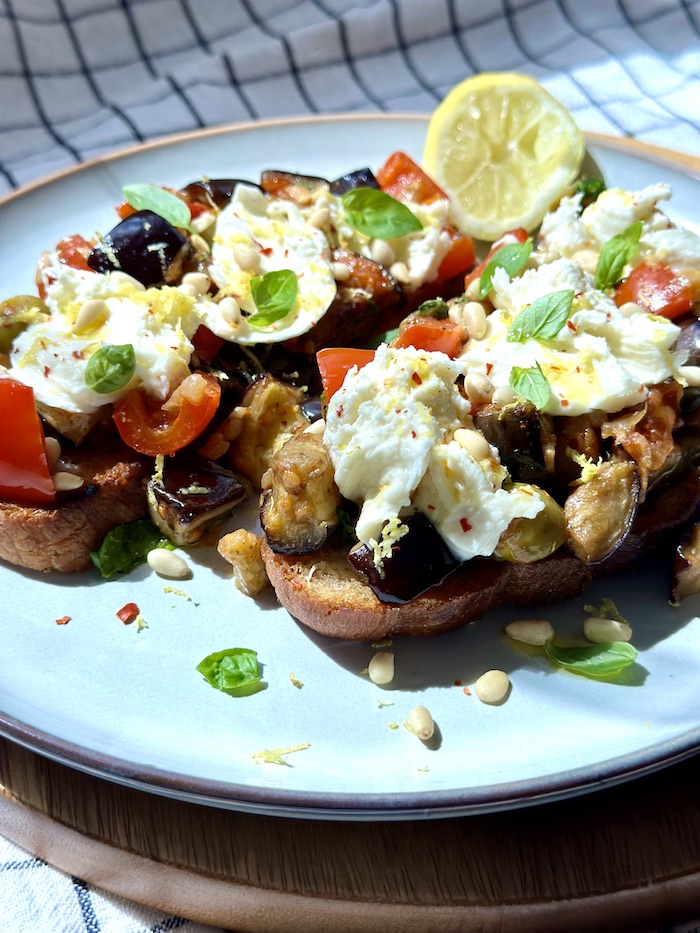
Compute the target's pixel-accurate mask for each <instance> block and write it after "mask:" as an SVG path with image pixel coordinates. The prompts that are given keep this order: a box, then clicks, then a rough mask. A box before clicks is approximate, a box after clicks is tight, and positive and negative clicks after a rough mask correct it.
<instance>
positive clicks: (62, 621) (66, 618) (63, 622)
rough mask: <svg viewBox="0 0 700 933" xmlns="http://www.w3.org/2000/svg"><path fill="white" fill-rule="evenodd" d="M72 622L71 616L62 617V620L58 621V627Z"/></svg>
mask: <svg viewBox="0 0 700 933" xmlns="http://www.w3.org/2000/svg"><path fill="white" fill-rule="evenodd" d="M70 620H71V617H70V616H61V618H60V619H56V625H67V624H68V622H70Z"/></svg>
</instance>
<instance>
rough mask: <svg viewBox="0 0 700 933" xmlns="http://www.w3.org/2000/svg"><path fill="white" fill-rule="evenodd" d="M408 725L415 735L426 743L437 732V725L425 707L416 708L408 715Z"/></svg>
mask: <svg viewBox="0 0 700 933" xmlns="http://www.w3.org/2000/svg"><path fill="white" fill-rule="evenodd" d="M408 724H409V726H410V727H411V731H412V732H413V734H414V735H417V736H418V738H419V739H421V740H422V741H423V742H426V741H427V740H428V739H429V738H431V737H432V735H433V733H434V732H435V723H434V722H433V717H432V716H431V715H430V712H429V710H427V709H426V708H425V706H414V707H413V709H412V710H411V712H410V713H409V714H408Z"/></svg>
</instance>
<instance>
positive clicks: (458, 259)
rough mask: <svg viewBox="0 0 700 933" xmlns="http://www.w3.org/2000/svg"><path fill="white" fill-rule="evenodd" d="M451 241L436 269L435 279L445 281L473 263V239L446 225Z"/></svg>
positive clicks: (462, 271) (464, 270)
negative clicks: (447, 250)
mask: <svg viewBox="0 0 700 933" xmlns="http://www.w3.org/2000/svg"><path fill="white" fill-rule="evenodd" d="M447 232H448V233H449V234H450V237H451V239H452V242H451V244H450V249H449V252H448V253H447V254H446V256H445V257H444V259H443V260H442V262H441V263H440V268H439V269H438V274H437V281H438V282H445V281H446V280H447V279H452V278H454V276H456V275H461V274H462V273H464V272H466V271H467V269H470V268H471V267H472V266H473V265H474V260H475V258H476V255H475V253H474V240H472V238H471V237H470V236H467V235H466V234H462V233H459V232H458V231H457V230H455V228H454V227H448V228H447Z"/></svg>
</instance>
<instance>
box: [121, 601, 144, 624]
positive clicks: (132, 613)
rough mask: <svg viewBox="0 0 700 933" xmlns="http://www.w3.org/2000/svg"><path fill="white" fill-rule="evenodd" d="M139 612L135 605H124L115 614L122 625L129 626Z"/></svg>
mask: <svg viewBox="0 0 700 933" xmlns="http://www.w3.org/2000/svg"><path fill="white" fill-rule="evenodd" d="M139 612H140V610H139V607H138V606H137V605H136V603H126V605H124V606H122V608H121V609H120V610H119V612H117V618H118V619H120V620H121V621H122V622H123V623H124V625H131V623H132V622H134V621H135V620H136V617H137V616H138V614H139Z"/></svg>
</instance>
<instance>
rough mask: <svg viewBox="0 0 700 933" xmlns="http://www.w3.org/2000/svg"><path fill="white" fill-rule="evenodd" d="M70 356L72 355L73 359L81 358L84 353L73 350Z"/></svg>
mask: <svg viewBox="0 0 700 933" xmlns="http://www.w3.org/2000/svg"><path fill="white" fill-rule="evenodd" d="M71 356H72V357H73V359H74V360H82V359H84V357H85V354H84V353H83V351H82V350H73V352H72V353H71Z"/></svg>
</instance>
